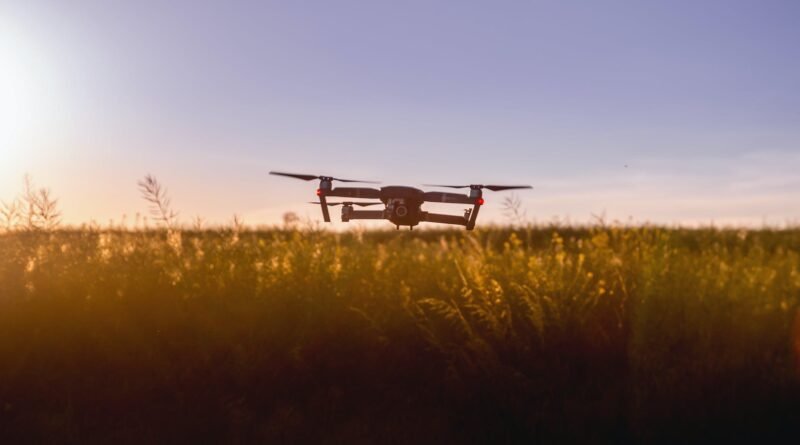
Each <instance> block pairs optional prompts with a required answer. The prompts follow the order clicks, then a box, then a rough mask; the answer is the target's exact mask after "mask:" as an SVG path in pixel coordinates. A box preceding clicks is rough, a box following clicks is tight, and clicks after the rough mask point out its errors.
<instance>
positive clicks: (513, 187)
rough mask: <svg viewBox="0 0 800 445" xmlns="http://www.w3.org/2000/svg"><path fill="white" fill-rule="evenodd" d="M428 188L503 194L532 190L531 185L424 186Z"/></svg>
mask: <svg viewBox="0 0 800 445" xmlns="http://www.w3.org/2000/svg"><path fill="white" fill-rule="evenodd" d="M423 185H425V186H427V187H447V188H451V189H465V188H470V189H488V190H491V191H493V192H501V191H503V190H516V189H532V188H533V187H531V186H529V185H483V184H470V185H440V184H423Z"/></svg>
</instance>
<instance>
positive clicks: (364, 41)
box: [0, 0, 800, 227]
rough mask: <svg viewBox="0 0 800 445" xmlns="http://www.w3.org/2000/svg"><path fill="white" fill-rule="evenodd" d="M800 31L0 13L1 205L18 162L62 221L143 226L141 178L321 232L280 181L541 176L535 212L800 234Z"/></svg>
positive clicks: (540, 16) (488, 14) (653, 11)
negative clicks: (766, 227)
mask: <svg viewBox="0 0 800 445" xmlns="http://www.w3.org/2000/svg"><path fill="white" fill-rule="evenodd" d="M167 3H168V4H167ZM799 20H800V3H798V2H796V1H777V0H759V1H755V0H753V1H735V0H725V1H722V0H719V1H715V0H708V1H699V0H692V1H684V0H664V1H657V0H638V1H615V0H610V1H604V2H597V1H569V0H559V1H469V0H459V1H431V0H428V1H417V0H410V1H403V2H397V1H380V0H372V1H348V0H343V1H330V0H328V1H303V2H297V1H281V2H277V1H252V2H244V1H217V2H208V1H197V0H195V1H171V2H161V1H148V0H142V1H135V2H108V1H99V0H98V1H81V0H76V1H70V2H63V1H38V0H3V1H1V2H0V200H5V201H9V200H11V199H13V197H14V195H15V194H16V193H18V192H19V191H20V189H21V185H22V178H23V176H24V175H25V174H26V173H27V174H30V175H31V176H32V177H33V180H34V181H35V182H36V183H37V184H38V185H41V186H47V187H50V188H51V189H52V190H53V192H54V193H55V195H56V196H58V197H59V198H60V204H61V208H62V211H63V214H64V220H65V222H66V223H68V224H79V223H82V222H88V221H92V220H93V221H97V222H98V223H100V224H106V223H108V222H109V221H110V220H114V221H116V222H117V223H118V222H119V221H120V220H122V219H123V215H125V216H124V218H125V219H126V220H128V221H131V220H133V218H134V215H135V214H136V213H137V212H138V213H142V214H144V213H146V212H147V206H146V203H145V202H144V201H143V200H142V199H141V198H140V196H139V193H138V190H137V187H136V182H137V180H139V179H141V178H142V177H144V175H146V174H148V173H152V174H153V175H155V176H156V177H157V178H159V180H160V181H161V182H162V183H164V184H165V185H166V186H167V187H168V189H169V192H170V195H171V196H172V202H173V205H174V207H175V208H176V209H177V210H179V211H180V212H181V217H182V219H183V221H184V222H189V221H190V220H191V219H192V218H194V217H195V216H201V217H203V218H204V219H205V220H206V221H208V222H210V223H225V222H227V221H230V219H231V218H232V216H233V215H234V214H237V215H240V216H242V217H243V218H244V220H245V222H247V223H249V224H272V223H277V222H279V221H280V219H281V216H282V215H283V214H284V213H286V212H296V213H298V214H299V215H301V216H302V217H308V218H310V219H311V220H319V219H321V216H320V214H319V213H320V212H319V209H318V207H314V206H310V205H307V204H304V203H305V202H306V201H309V200H312V198H314V190H315V189H316V184H315V183H313V182H312V183H306V182H302V181H296V180H292V179H288V178H280V177H275V176H269V175H268V174H267V173H268V172H269V171H270V170H280V171H289V172H299V173H313V174H326V175H333V176H339V177H345V178H347V177H354V178H357V179H362V178H363V179H373V180H380V181H383V182H384V184H386V185H389V184H403V185H420V184H423V183H464V184H467V183H499V184H503V183H511V184H516V183H523V184H531V185H533V186H534V189H533V190H530V191H520V192H518V193H516V196H517V197H519V198H520V199H521V202H522V204H523V208H524V210H525V211H526V212H527V213H526V214H527V217H528V218H529V219H530V220H532V221H535V222H550V221H553V220H555V219H557V220H559V221H571V222H586V221H591V220H593V219H595V218H596V217H605V218H606V220H608V221H613V220H619V221H623V222H634V223H644V222H649V223H659V224H683V225H706V224H710V223H713V224H719V225H728V224H730V225H751V226H760V225H763V224H770V225H783V224H797V223H798V222H800V205H798V204H800V174H798V172H799V171H800V44H798V43H799V42H800V27H799V26H797V23H798V21H799ZM508 194H509V193H508V192H504V193H493V192H486V194H485V198H486V205H485V206H484V209H483V211H482V213H481V218H480V219H481V221H486V222H492V221H495V222H502V221H503V220H504V217H503V215H502V211H501V208H502V206H501V203H502V201H503V198H504V197H505V196H508ZM455 207H456V206H451V207H449V208H448V207H436V206H434V207H433V209H435V210H441V209H452V211H453V213H454V214H460V213H461V211H462V209H461V208H460V207H458V208H455ZM333 215H334V220H335V219H337V218H336V216H337V215H338V210H334V211H333ZM479 222H480V221H479ZM337 226H342V223H337V224H334V227H337Z"/></svg>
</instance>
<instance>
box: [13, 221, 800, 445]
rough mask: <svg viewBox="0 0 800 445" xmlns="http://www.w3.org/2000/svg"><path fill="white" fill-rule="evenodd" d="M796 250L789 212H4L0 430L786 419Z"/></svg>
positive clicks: (413, 434)
mask: <svg viewBox="0 0 800 445" xmlns="http://www.w3.org/2000/svg"><path fill="white" fill-rule="evenodd" d="M799 252H800V230H753V231H743V230H717V229H702V230H700V229H698V230H688V229H665V228H658V227H637V228H617V227H594V228H570V227H539V228H528V229H510V228H508V229H503V228H493V229H484V230H477V231H475V232H474V233H469V232H461V231H420V232H416V231H415V232H411V233H408V232H399V233H398V232H358V233H341V234H335V233H328V232H323V231H319V230H271V231H247V230H244V228H243V227H238V228H237V229H236V230H233V229H231V230H218V231H182V232H181V231H178V230H169V231H166V230H165V231H155V230H154V231H132V232H129V231H113V230H80V231H69V230H65V231H54V232H35V231H34V232H19V233H9V234H6V235H0V432H4V434H3V435H4V436H5V437H8V438H11V439H12V440H25V441H27V440H28V439H32V440H34V441H36V440H39V441H53V440H56V441H83V440H85V439H87V438H89V439H91V440H96V441H101V442H108V441H111V440H122V441H126V442H130V441H137V442H138V441H144V440H158V441H164V442H173V441H181V442H185V441H188V440H194V441H198V440H200V441H207V440H212V441H218V440H223V441H232V442H237V441H244V442H252V441H266V442H281V441H284V442H319V441H324V442H336V443H339V442H341V443H354V442H356V443H358V442H364V443H382V442H414V443H419V442H430V443H447V442H495V443H497V442H500V443H503V442H518V441H522V442H527V441H531V440H545V441H551V440H557V441H570V440H580V441H583V440H591V441H653V440H659V439H663V440H664V441H670V440H680V441H681V442H687V441H692V440H698V441H699V440H709V439H742V438H754V439H755V438H758V439H761V440H763V439H764V436H763V435H764V434H772V435H773V437H778V435H779V434H783V433H789V432H794V433H796V432H798V427H797V426H796V425H798V424H800V416H798V411H797V410H796V404H797V403H798V401H800V398H798V396H799V395H800V392H798V389H799V388H800V385H799V382H800V374H798V372H800V369H798V366H797V365H798V362H797V360H798V355H797V353H798V351H795V350H794V349H793V348H794V347H795V346H793V345H797V344H798V342H800V338H798V335H797V334H796V332H798V330H800V328H798V327H796V326H795V327H794V328H793V324H796V323H798V321H797V320H796V318H797V314H798V308H799V307H800V253H799ZM798 326H800V325H798ZM793 329H794V331H793ZM793 332H795V334H793Z"/></svg>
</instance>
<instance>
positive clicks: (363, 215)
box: [342, 209, 386, 222]
mask: <svg viewBox="0 0 800 445" xmlns="http://www.w3.org/2000/svg"><path fill="white" fill-rule="evenodd" d="M342 210H343V211H342V221H344V222H347V221H350V220H351V219H386V216H385V214H384V212H383V210H350V211H347V212H345V211H344V209H342Z"/></svg>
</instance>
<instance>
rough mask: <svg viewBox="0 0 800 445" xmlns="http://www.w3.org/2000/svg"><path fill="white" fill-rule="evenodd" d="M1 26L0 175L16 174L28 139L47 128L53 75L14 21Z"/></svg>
mask: <svg viewBox="0 0 800 445" xmlns="http://www.w3.org/2000/svg"><path fill="white" fill-rule="evenodd" d="M0 25H1V26H0V175H2V176H7V175H15V176H17V175H19V174H20V172H19V171H18V170H19V169H20V167H21V163H23V161H24V160H26V159H28V158H29V157H30V154H31V151H32V150H33V148H32V146H33V144H32V143H31V141H32V140H33V139H34V138H36V137H37V136H39V135H41V134H43V133H45V132H46V131H47V128H46V122H45V121H46V120H47V117H48V116H49V115H50V113H52V108H53V105H54V101H53V93H54V92H53V91H52V82H51V80H52V78H53V77H52V76H53V74H52V67H50V66H48V61H47V57H46V54H45V52H44V51H42V49H41V48H40V47H39V46H38V45H37V44H36V42H35V41H34V40H33V39H31V38H30V37H29V36H28V35H26V33H24V32H22V30H20V29H18V28H15V27H14V26H13V24H8V23H5V22H4V23H0Z"/></svg>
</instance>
